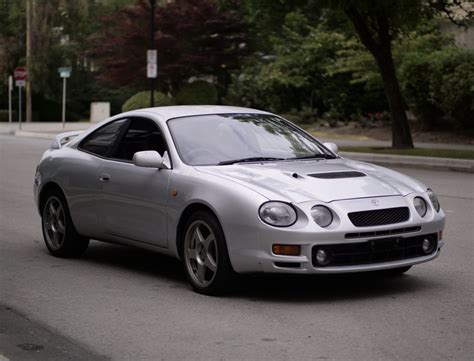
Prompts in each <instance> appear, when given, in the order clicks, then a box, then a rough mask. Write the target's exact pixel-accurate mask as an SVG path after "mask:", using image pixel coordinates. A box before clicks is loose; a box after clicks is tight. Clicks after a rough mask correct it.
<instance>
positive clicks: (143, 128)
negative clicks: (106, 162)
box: [112, 118, 166, 160]
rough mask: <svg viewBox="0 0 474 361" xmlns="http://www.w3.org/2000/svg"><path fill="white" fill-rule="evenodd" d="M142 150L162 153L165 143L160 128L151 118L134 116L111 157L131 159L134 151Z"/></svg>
mask: <svg viewBox="0 0 474 361" xmlns="http://www.w3.org/2000/svg"><path fill="white" fill-rule="evenodd" d="M144 150H156V151H157V152H158V153H159V154H160V155H163V153H164V152H165V150H166V145H165V143H164V141H163V137H162V136H161V132H160V129H159V128H158V126H157V125H156V124H155V123H154V122H153V121H152V120H150V119H143V118H134V119H132V120H131V123H130V126H129V128H128V130H127V132H126V133H125V136H124V137H123V139H122V141H121V142H120V144H119V145H118V147H117V149H116V150H115V153H114V155H113V156H112V157H113V158H115V159H124V160H132V159H133V155H134V154H135V153H136V152H141V151H144Z"/></svg>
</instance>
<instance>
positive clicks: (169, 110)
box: [121, 105, 271, 121]
mask: <svg viewBox="0 0 474 361" xmlns="http://www.w3.org/2000/svg"><path fill="white" fill-rule="evenodd" d="M134 112H146V113H153V114H155V115H158V116H159V117H160V118H161V120H163V121H167V120H168V119H172V118H178V117H188V116H193V115H206V114H235V113H250V114H271V113H269V112H265V111H263V110H258V109H252V108H244V107H232V106H225V105H174V106H167V107H155V108H144V109H137V110H136V111H133V112H130V114H131V113H134ZM126 114H127V113H123V114H121V115H126Z"/></svg>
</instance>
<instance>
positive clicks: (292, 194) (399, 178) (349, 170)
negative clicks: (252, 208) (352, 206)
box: [196, 158, 426, 203]
mask: <svg viewBox="0 0 474 361" xmlns="http://www.w3.org/2000/svg"><path fill="white" fill-rule="evenodd" d="M196 170H198V171H200V172H204V173H208V174H212V175H215V176H217V177H221V178H224V179H227V180H231V181H234V182H236V183H239V184H242V185H244V186H247V187H249V188H251V189H253V190H254V191H256V192H258V193H260V194H261V195H263V196H265V197H267V198H268V199H271V200H285V201H289V202H294V203H301V202H306V201H310V200H319V201H321V202H332V201H336V200H343V199H354V198H366V197H384V196H405V195H407V194H409V193H412V192H415V191H418V192H424V191H425V190H426V187H425V186H424V185H423V184H422V183H420V182H418V181H416V180H414V179H412V178H410V177H407V176H405V175H403V174H401V173H398V172H395V171H392V170H389V169H386V168H383V167H379V166H375V165H372V164H368V163H363V162H357V161H352V160H349V159H344V158H338V159H333V160H295V161H280V162H263V163H239V164H233V165H223V166H201V167H196Z"/></svg>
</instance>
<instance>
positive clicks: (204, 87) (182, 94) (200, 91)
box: [176, 80, 217, 105]
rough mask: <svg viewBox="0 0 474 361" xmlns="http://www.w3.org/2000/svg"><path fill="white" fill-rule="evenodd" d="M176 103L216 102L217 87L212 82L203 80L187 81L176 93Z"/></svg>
mask: <svg viewBox="0 0 474 361" xmlns="http://www.w3.org/2000/svg"><path fill="white" fill-rule="evenodd" d="M176 104H180V105H199V104H203V105H204V104H206V105H213V104H217V89H216V87H215V86H214V85H213V84H211V83H208V82H207V81H203V80H198V81H195V82H192V83H188V84H186V85H184V86H183V87H182V88H181V90H180V91H179V92H178V94H176Z"/></svg>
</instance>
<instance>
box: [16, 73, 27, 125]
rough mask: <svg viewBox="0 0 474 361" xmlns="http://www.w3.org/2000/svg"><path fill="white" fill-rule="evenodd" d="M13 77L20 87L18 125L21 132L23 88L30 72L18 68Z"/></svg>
mask: <svg viewBox="0 0 474 361" xmlns="http://www.w3.org/2000/svg"><path fill="white" fill-rule="evenodd" d="M13 77H14V78H15V85H16V86H17V87H18V124H19V128H20V130H21V93H22V91H21V88H22V87H24V86H25V84H26V79H27V78H28V71H27V70H26V68H25V67H23V66H18V67H16V68H15V70H14V71H13Z"/></svg>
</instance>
